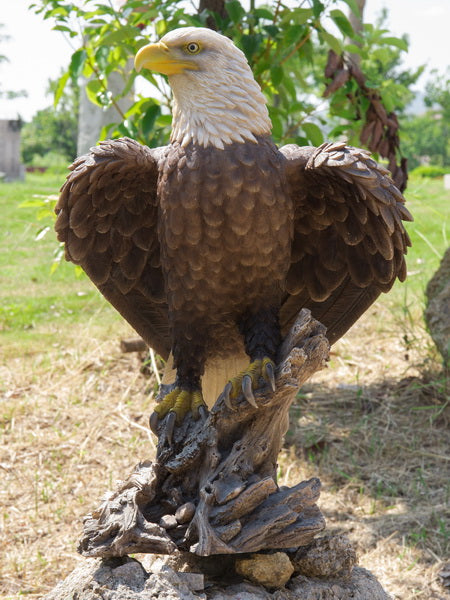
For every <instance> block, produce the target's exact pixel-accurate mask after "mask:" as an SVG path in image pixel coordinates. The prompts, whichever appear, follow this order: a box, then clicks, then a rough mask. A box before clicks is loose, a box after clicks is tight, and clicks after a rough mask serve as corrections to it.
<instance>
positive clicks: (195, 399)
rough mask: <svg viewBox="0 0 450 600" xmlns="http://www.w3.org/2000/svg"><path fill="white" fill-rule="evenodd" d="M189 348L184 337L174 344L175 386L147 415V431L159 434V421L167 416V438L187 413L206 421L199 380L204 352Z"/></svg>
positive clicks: (190, 345) (199, 349) (196, 348)
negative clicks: (148, 422)
mask: <svg viewBox="0 0 450 600" xmlns="http://www.w3.org/2000/svg"><path fill="white" fill-rule="evenodd" d="M194 346H195V347H192V341H190V342H188V340H187V339H186V338H184V336H183V337H182V339H181V341H177V342H175V343H174V347H173V356H174V367H175V369H176V371H177V376H176V379H175V383H174V384H173V385H172V387H171V389H170V390H169V391H168V392H167V393H166V394H165V395H164V396H162V397H161V399H160V401H159V403H158V404H157V405H156V406H155V409H154V412H153V413H152V415H151V416H150V428H151V430H152V431H153V433H155V434H157V433H158V424H159V422H160V421H161V420H162V419H164V417H165V416H166V415H168V416H167V419H168V421H167V437H168V438H169V442H170V441H171V440H170V438H171V437H172V432H173V428H174V427H175V425H181V423H182V422H183V420H184V418H185V417H186V415H187V414H188V413H189V412H190V413H192V416H193V417H194V419H198V418H199V417H202V418H205V417H206V414H207V407H206V404H205V401H204V400H203V395H202V389H201V384H200V378H201V375H202V374H203V368H204V362H205V361H204V356H203V354H204V352H203V349H202V348H201V347H197V346H196V345H195V344H194Z"/></svg>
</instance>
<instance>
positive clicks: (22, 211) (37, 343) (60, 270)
mask: <svg viewBox="0 0 450 600" xmlns="http://www.w3.org/2000/svg"><path fill="white" fill-rule="evenodd" d="M63 180H64V176H62V175H60V176H55V175H54V176H48V175H41V174H39V175H36V174H28V175H27V179H26V181H25V182H21V183H11V184H2V185H1V187H0V211H1V214H2V221H3V223H4V224H5V225H6V226H5V227H3V228H2V231H1V234H0V269H1V271H2V286H1V290H0V332H1V335H2V351H3V352H5V353H7V355H8V356H10V357H11V356H23V355H24V354H27V353H33V352H37V351H41V350H42V348H43V347H44V346H47V347H48V346H50V345H52V344H58V343H61V341H62V340H64V343H70V340H71V339H73V338H76V337H77V335H78V333H79V332H80V331H82V330H84V329H85V328H87V329H89V332H90V333H89V335H94V336H95V335H102V334H103V335H107V334H108V332H109V331H110V328H111V327H113V326H114V324H115V323H118V322H120V318H119V316H118V315H117V314H116V313H115V311H114V310H113V309H112V308H110V307H109V305H108V304H107V303H106V301H104V300H103V298H102V296H101V295H100V294H99V293H98V292H97V290H96V289H95V288H94V286H93V285H92V284H91V283H90V281H89V280H88V278H87V277H86V276H85V275H84V274H83V273H81V272H78V273H76V271H75V268H74V266H73V265H72V264H69V263H66V262H65V261H64V260H62V261H61V262H60V264H59V265H58V267H57V268H56V269H54V271H53V272H51V271H52V265H53V263H54V261H55V255H56V254H57V252H58V249H59V248H58V245H57V242H56V240H55V235H54V232H53V228H52V225H53V217H52V215H51V207H52V205H53V204H52V203H51V202H50V203H48V204H47V205H45V204H44V202H45V200H46V198H47V197H48V196H51V195H55V194H57V193H58V190H59V188H60V186H61V184H62V181H63ZM38 203H42V204H43V206H42V207H39V206H36V205H37V204H38ZM34 204H35V205H34ZM40 235H43V237H41V238H40ZM39 238H40V239H39ZM99 313H101V317H100V315H99Z"/></svg>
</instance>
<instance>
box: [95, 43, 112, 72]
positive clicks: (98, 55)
mask: <svg viewBox="0 0 450 600" xmlns="http://www.w3.org/2000/svg"><path fill="white" fill-rule="evenodd" d="M108 57H109V47H108V46H100V47H99V48H98V49H97V50H96V52H95V63H96V64H97V65H98V67H100V69H102V70H104V69H106V67H107V66H108V63H109V61H108Z"/></svg>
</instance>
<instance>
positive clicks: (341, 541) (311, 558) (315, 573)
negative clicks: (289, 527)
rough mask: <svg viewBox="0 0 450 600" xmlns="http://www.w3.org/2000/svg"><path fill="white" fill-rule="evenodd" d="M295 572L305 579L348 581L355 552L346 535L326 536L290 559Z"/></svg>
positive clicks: (353, 563)
mask: <svg viewBox="0 0 450 600" xmlns="http://www.w3.org/2000/svg"><path fill="white" fill-rule="evenodd" d="M292 563H293V565H294V568H295V571H296V572H297V573H301V574H302V575H306V577H327V578H336V579H343V580H344V581H348V580H349V579H350V578H351V575H352V569H353V567H354V565H355V564H356V552H355V550H354V548H353V546H352V544H351V542H350V540H349V539H348V537H347V536H346V535H342V534H341V535H333V534H330V535H326V536H323V537H321V538H316V539H315V540H314V541H313V542H312V544H310V545H309V546H306V547H304V548H300V549H299V550H298V552H297V553H296V555H295V556H294V558H293V559H292Z"/></svg>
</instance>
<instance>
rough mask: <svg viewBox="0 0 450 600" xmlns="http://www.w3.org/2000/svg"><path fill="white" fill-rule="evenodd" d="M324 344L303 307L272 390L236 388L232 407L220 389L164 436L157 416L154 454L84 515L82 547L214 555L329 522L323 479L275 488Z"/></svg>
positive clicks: (288, 542) (276, 544) (302, 533)
mask: <svg viewBox="0 0 450 600" xmlns="http://www.w3.org/2000/svg"><path fill="white" fill-rule="evenodd" d="M328 351H329V344H328V341H327V339H326V337H325V328H324V327H323V326H322V325H321V324H320V323H318V322H317V321H315V320H314V319H313V318H312V317H311V314H310V312H309V311H308V310H302V311H301V313H300V314H299V316H298V318H297V321H296V322H295V324H294V326H293V327H292V329H291V331H290V332H289V334H288V335H287V337H286V339H285V340H284V342H283V344H282V346H281V348H280V353H279V357H278V361H277V364H278V366H277V370H276V391H275V392H272V391H271V390H269V389H268V387H267V386H266V387H265V388H262V389H261V390H260V391H258V392H257V393H256V394H255V397H256V402H257V404H258V408H254V407H253V406H251V405H250V404H249V403H248V402H247V401H246V400H245V399H244V398H240V399H238V401H237V402H236V408H235V410H230V409H229V408H227V406H226V405H225V404H224V402H223V400H221V399H219V400H218V401H217V402H216V404H215V405H214V407H213V408H212V410H211V412H210V413H209V415H208V417H207V419H206V421H204V422H202V421H200V420H199V421H192V420H190V419H189V418H187V419H185V422H184V423H183V425H182V426H181V427H179V428H177V429H176V430H175V432H174V436H173V441H172V443H171V444H170V445H169V444H168V443H167V441H166V436H165V434H164V426H163V427H162V429H163V430H162V431H161V435H160V438H159V444H158V452H157V458H156V461H154V462H144V463H141V464H139V465H138V466H137V467H136V469H135V471H134V473H133V474H132V475H131V476H130V477H129V479H128V480H127V481H125V482H124V483H123V484H122V485H121V486H120V487H119V489H118V490H117V491H116V492H114V493H112V494H110V495H109V496H108V497H107V499H106V500H105V501H104V502H103V503H102V505H101V506H100V507H99V508H98V509H97V510H95V511H94V512H93V513H92V514H89V515H87V517H86V518H85V519H84V535H83V538H82V540H81V543H80V547H79V551H80V552H81V553H82V554H83V555H84V556H88V557H113V556H123V555H126V554H131V553H137V552H148V553H164V554H171V553H173V552H175V551H176V550H183V551H189V552H192V553H195V554H197V555H199V556H210V555H215V554H221V555H225V554H235V553H248V552H257V551H260V550H273V549H277V548H279V549H282V548H293V547H295V548H297V547H299V546H306V545H308V544H309V543H310V542H311V540H312V539H313V537H314V536H315V535H316V534H317V533H318V532H320V531H321V530H322V529H323V528H324V527H325V523H324V519H323V517H322V515H321V513H320V511H319V509H318V507H317V506H316V501H317V499H318V497H319V493H320V481H319V480H318V479H310V480H309V481H304V482H302V483H299V484H298V485H296V486H294V487H292V488H281V489H280V488H278V486H277V483H276V469H277V456H278V453H279V451H280V448H281V444H282V439H283V435H284V434H285V432H286V430H287V427H288V411H289V407H290V405H291V403H292V401H293V399H294V397H295V395H296V392H297V390H298V387H299V386H300V385H302V384H303V383H304V382H305V381H306V380H307V379H308V378H309V377H310V376H311V375H312V374H313V373H314V372H315V371H317V370H319V369H320V368H322V367H323V365H324V363H325V361H326V360H327V358H328Z"/></svg>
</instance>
